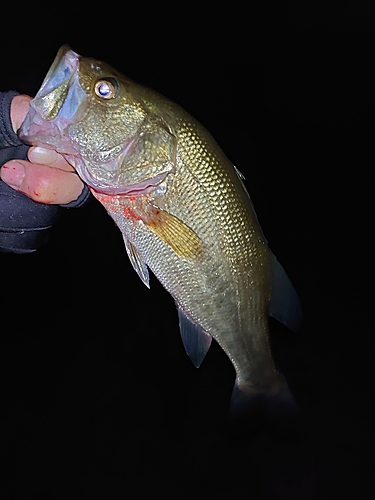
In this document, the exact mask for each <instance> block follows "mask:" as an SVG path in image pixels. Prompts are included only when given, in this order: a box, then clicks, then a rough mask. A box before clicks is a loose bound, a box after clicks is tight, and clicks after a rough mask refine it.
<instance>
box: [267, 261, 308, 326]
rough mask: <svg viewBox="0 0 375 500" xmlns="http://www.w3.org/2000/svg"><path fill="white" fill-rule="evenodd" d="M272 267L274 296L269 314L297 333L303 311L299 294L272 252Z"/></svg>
mask: <svg viewBox="0 0 375 500" xmlns="http://www.w3.org/2000/svg"><path fill="white" fill-rule="evenodd" d="M270 256H271V265H272V296H271V301H270V306H269V311H268V314H269V316H272V318H275V319H277V320H278V321H280V323H282V324H283V325H285V326H287V327H288V328H289V329H290V330H292V331H297V330H298V328H299V326H300V323H301V321H302V309H301V305H300V302H299V299H298V295H297V292H296V291H295V289H294V286H293V285H292V282H291V281H290V279H289V278H288V276H287V274H286V272H285V270H284V268H283V267H282V265H281V264H280V263H279V262H278V260H277V259H276V257H275V256H274V254H273V253H272V252H271V251H270Z"/></svg>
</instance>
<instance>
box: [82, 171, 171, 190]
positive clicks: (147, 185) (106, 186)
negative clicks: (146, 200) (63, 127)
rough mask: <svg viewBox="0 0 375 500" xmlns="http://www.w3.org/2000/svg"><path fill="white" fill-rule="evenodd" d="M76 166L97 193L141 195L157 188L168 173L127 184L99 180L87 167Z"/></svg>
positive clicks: (83, 178) (84, 179)
mask: <svg viewBox="0 0 375 500" xmlns="http://www.w3.org/2000/svg"><path fill="white" fill-rule="evenodd" d="M75 168H76V169H77V171H78V174H79V176H80V177H81V179H82V180H83V181H84V182H85V183H86V184H88V186H89V187H90V188H91V189H93V190H94V191H96V192H97V193H102V194H107V195H124V196H139V195H145V194H149V193H150V192H151V191H153V190H154V189H155V188H157V187H158V186H159V185H160V184H161V183H162V182H163V181H164V179H165V178H166V176H167V175H168V173H162V174H158V175H156V176H155V177H152V178H150V179H146V180H144V181H142V182H138V183H135V184H129V185H126V184H120V183H112V182H110V181H105V180H102V179H100V180H99V179H97V178H96V177H94V176H93V175H92V174H91V173H90V172H88V171H87V170H86V169H82V168H80V167H79V166H77V165H76V166H75Z"/></svg>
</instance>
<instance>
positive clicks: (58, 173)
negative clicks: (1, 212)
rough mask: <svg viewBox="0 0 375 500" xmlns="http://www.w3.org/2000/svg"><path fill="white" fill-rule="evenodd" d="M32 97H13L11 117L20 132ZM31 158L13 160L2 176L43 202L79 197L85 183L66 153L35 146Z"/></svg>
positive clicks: (64, 200)
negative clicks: (67, 158) (68, 160)
mask: <svg viewBox="0 0 375 500" xmlns="http://www.w3.org/2000/svg"><path fill="white" fill-rule="evenodd" d="M30 101H31V97H29V96H27V95H17V96H15V97H14V98H13V99H12V103H11V108H10V117H11V121H12V126H13V130H14V131H15V132H17V130H18V128H19V127H20V126H21V124H22V122H23V120H24V119H25V116H26V114H27V111H28V109H29V106H30ZM28 159H29V161H27V160H18V159H17V160H10V161H8V162H7V163H5V164H4V165H3V166H2V168H1V169H0V177H1V179H2V180H3V181H4V182H5V183H6V184H8V185H9V186H10V187H12V188H13V189H15V190H16V191H20V192H22V193H23V194H25V195H26V196H28V197H29V198H31V199H33V200H34V201H37V202H39V203H48V204H59V205H65V204H68V203H70V202H71V201H74V200H76V199H77V198H78V197H79V195H80V194H81V192H82V189H83V182H82V181H81V179H80V178H79V177H78V175H77V174H76V173H75V171H74V169H73V167H72V166H71V165H70V164H69V163H68V162H67V161H66V160H65V159H64V157H63V156H62V155H60V154H59V153H57V152H56V151H53V150H52V149H45V148H41V147H31V148H30V149H29V151H28Z"/></svg>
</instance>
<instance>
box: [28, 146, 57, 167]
mask: <svg viewBox="0 0 375 500" xmlns="http://www.w3.org/2000/svg"><path fill="white" fill-rule="evenodd" d="M56 156H57V153H56V151H54V150H53V149H46V148H41V147H39V146H36V147H35V148H31V149H30V150H29V154H28V157H29V160H30V161H31V162H32V163H41V164H42V165H50V164H52V163H54V162H55V161H56Z"/></svg>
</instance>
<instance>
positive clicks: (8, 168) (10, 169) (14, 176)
mask: <svg viewBox="0 0 375 500" xmlns="http://www.w3.org/2000/svg"><path fill="white" fill-rule="evenodd" d="M24 177H25V167H24V166H23V165H22V163H18V161H9V162H8V163H6V164H5V165H3V166H2V168H1V178H2V180H3V181H4V182H5V183H6V184H9V186H11V187H12V188H14V189H18V188H20V187H21V184H22V181H23V178H24Z"/></svg>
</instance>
